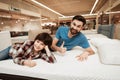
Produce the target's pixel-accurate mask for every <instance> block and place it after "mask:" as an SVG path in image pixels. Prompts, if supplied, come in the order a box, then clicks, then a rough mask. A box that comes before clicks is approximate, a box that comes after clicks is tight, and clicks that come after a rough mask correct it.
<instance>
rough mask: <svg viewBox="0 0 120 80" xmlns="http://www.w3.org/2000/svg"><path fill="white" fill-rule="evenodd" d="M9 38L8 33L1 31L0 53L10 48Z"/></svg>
mask: <svg viewBox="0 0 120 80" xmlns="http://www.w3.org/2000/svg"><path fill="white" fill-rule="evenodd" d="M11 45H12V43H11V37H10V32H9V31H1V32H0V51H2V50H4V49H6V48H8V47H9V46H11Z"/></svg>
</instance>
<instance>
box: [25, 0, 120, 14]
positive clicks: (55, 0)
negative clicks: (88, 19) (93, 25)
mask: <svg viewBox="0 0 120 80" xmlns="http://www.w3.org/2000/svg"><path fill="white" fill-rule="evenodd" d="M25 1H28V2H29V3H32V4H33V5H36V6H38V7H40V5H38V4H36V3H33V2H32V1H30V0H25ZM36 1H37V2H39V3H42V4H43V5H45V6H47V7H49V8H50V9H52V10H54V11H57V12H58V13H60V14H62V15H64V16H73V15H78V14H90V12H91V10H92V8H93V5H94V4H95V1H96V0H36ZM110 4H111V5H110ZM103 6H105V7H103ZM109 6H111V7H112V8H111V9H109V8H110V7H109ZM101 9H102V10H103V11H104V10H107V9H108V10H111V11H120V0H98V3H97V4H96V6H95V8H94V9H93V11H92V14H94V13H97V12H98V11H100V10H101Z"/></svg>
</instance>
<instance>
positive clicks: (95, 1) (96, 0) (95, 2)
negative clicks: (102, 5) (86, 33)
mask: <svg viewBox="0 0 120 80" xmlns="http://www.w3.org/2000/svg"><path fill="white" fill-rule="evenodd" d="M98 1H99V0H96V1H95V3H94V5H93V7H92V9H91V11H90V14H92V12H93V10H94V8H95V6H96V5H97V3H98Z"/></svg>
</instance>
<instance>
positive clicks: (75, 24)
mask: <svg viewBox="0 0 120 80" xmlns="http://www.w3.org/2000/svg"><path fill="white" fill-rule="evenodd" d="M82 28H83V22H81V21H78V20H73V21H72V22H71V27H70V32H71V34H72V35H76V34H78V33H79V32H80V31H81V30H82Z"/></svg>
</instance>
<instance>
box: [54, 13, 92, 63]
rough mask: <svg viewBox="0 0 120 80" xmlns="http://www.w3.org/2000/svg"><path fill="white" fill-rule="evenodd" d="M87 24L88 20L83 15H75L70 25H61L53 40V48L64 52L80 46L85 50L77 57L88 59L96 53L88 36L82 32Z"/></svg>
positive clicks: (81, 59)
mask: <svg viewBox="0 0 120 80" xmlns="http://www.w3.org/2000/svg"><path fill="white" fill-rule="evenodd" d="M85 24H86V20H85V18H84V17H83V16H81V15H76V16H74V17H73V19H72V21H71V24H70V27H64V26H61V27H59V29H58V30H57V32H56V36H55V39H54V40H53V43H52V48H53V49H54V50H56V51H59V52H60V53H61V54H64V53H65V52H66V50H71V49H72V48H73V47H75V46H80V47H82V48H84V49H85V50H84V51H83V53H82V54H80V55H78V56H76V57H77V58H78V60H80V61H83V60H86V59H87V58H88V56H89V55H92V54H94V51H93V50H92V49H91V48H90V45H89V43H88V40H87V38H86V37H85V36H84V34H82V33H81V32H80V31H81V30H82V28H84V25H85Z"/></svg>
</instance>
